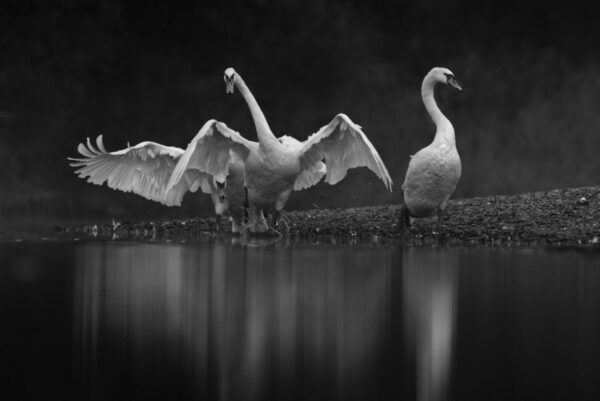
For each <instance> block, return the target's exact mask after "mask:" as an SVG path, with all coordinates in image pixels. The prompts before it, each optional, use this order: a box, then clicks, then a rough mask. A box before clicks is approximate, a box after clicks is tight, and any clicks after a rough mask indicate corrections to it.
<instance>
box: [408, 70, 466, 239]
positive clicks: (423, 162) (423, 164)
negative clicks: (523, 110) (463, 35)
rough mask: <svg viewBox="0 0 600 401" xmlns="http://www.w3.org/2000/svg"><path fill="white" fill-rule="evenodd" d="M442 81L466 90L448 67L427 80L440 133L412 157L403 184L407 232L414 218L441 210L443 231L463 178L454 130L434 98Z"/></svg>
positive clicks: (428, 104)
mask: <svg viewBox="0 0 600 401" xmlns="http://www.w3.org/2000/svg"><path fill="white" fill-rule="evenodd" d="M440 82H441V83H444V84H447V85H449V86H452V87H454V88H456V89H458V90H462V88H461V86H460V84H459V83H458V82H457V81H456V79H455V78H454V74H453V73H452V72H451V71H450V70H449V69H447V68H441V67H436V68H433V69H432V70H431V71H429V73H428V74H427V75H426V76H425V78H424V79H423V85H422V86H421V97H422V98H423V104H424V105H425V108H426V109H427V112H428V113H429V115H430V116H431V119H432V120H433V123H434V124H435V126H436V129H437V131H436V133H435V138H434V139H433V142H432V143H431V144H430V145H429V146H426V147H425V148H423V149H421V150H419V151H418V152H417V153H416V154H415V155H414V156H412V158H411V159H410V162H409V164H408V170H407V171H406V177H405V179H404V183H403V184H402V199H403V205H402V211H401V222H400V223H401V226H402V228H403V229H406V228H407V227H408V226H410V216H413V217H426V216H429V215H431V214H432V213H433V212H434V211H437V218H438V220H437V229H438V230H439V228H440V224H441V221H442V218H443V214H444V209H445V208H446V202H447V201H448V198H449V197H450V195H452V192H454V188H456V184H457V183H458V180H459V179H460V173H461V164H460V157H459V156H458V151H457V150H456V141H455V138H454V128H453V127H452V124H451V123H450V121H449V120H448V119H447V118H446V116H444V114H442V112H441V111H440V109H439V108H438V106H437V104H436V102H435V98H434V96H433V91H434V88H435V86H436V85H437V84H438V83H440Z"/></svg>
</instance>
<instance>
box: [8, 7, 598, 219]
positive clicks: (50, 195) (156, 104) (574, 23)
mask: <svg viewBox="0 0 600 401" xmlns="http://www.w3.org/2000/svg"><path fill="white" fill-rule="evenodd" d="M590 7H591V5H590ZM598 37H600V24H597V15H596V13H594V12H592V10H591V9H590V10H586V9H585V8H584V7H582V6H580V5H576V3H575V2H572V1H571V2H548V1H528V2H519V3H518V5H513V6H511V5H507V4H505V2H500V1H485V2H482V1H474V0H463V1H453V2H449V1H442V0H428V1H423V0H419V1H403V2H396V1H388V2H370V1H358V0H351V1H348V0H333V1H328V2H324V1H321V0H218V1H217V0H212V1H210V0H208V1H207V0H204V1H179V2H176V3H174V2H167V1H152V0H151V1H146V2H145V3H144V6H143V7H139V6H137V5H134V4H133V3H132V2H125V1H119V0H103V1H98V2H92V1H77V0H44V1H41V0H30V1H21V0H14V1H7V0H2V1H1V2H0V160H1V161H2V173H1V174H0V218H4V219H6V218H7V217H9V216H15V215H27V216H32V215H51V216H59V217H61V216H74V215H77V216H104V217H107V216H109V217H115V218H124V217H131V218H137V217H139V218H143V217H148V216H159V217H186V216H193V215H198V214H204V213H210V212H211V211H212V207H211V204H210V199H209V197H208V196H207V195H204V194H199V193H196V194H188V195H187V196H186V198H185V199H184V204H183V206H182V207H180V208H177V207H175V208H168V207H165V206H162V205H159V204H157V203H154V202H152V201H148V200H145V199H143V198H141V197H139V196H136V195H133V194H127V193H122V192H118V191H114V190H111V189H109V188H108V187H106V186H102V187H99V186H95V185H92V184H88V183H86V182H85V181H84V180H82V179H79V178H77V176H76V175H74V174H73V168H71V167H69V165H68V162H67V160H66V157H67V156H76V155H77V152H76V148H77V144H78V143H79V142H81V141H84V140H85V138H86V137H92V138H94V137H96V136H97V135H99V134H103V135H104V143H105V145H106V147H107V149H108V150H110V151H112V150H118V149H122V148H123V147H125V146H126V144H127V142H129V143H131V144H132V145H133V144H135V143H138V142H141V141H144V140H151V141H155V142H159V143H161V144H164V145H172V146H178V147H181V148H184V147H185V146H186V145H187V143H188V142H189V141H190V140H191V139H192V138H193V136H194V135H195V134H196V132H197V131H198V129H199V128H200V127H201V126H202V124H203V123H204V122H205V121H206V120H208V119H210V118H215V119H218V120H221V121H224V122H226V123H227V124H228V125H229V126H230V127H232V128H234V129H236V130H237V131H239V132H240V133H242V134H243V135H244V136H246V137H247V138H249V139H256V133H255V130H254V125H253V123H252V119H251V116H250V113H249V110H248V108H247V106H246V104H245V102H244V100H243V99H242V97H241V96H240V95H239V93H236V94H235V95H233V96H226V95H225V87H224V83H223V71H224V69H225V68H226V67H230V66H232V67H234V68H235V69H236V70H237V71H238V72H239V73H240V75H242V76H243V78H244V79H245V81H246V83H247V84H248V86H249V87H250V89H251V90H252V91H253V93H254V95H255V96H256V98H257V100H258V102H259V104H260V105H261V107H262V109H263V111H264V112H265V114H266V116H267V119H268V120H269V122H270V125H271V128H272V129H273V131H274V132H275V133H276V134H277V135H283V134H287V135H291V136H294V137H296V138H298V139H300V140H302V139H304V138H306V137H307V136H308V135H309V134H311V133H313V132H315V131H316V130H318V129H319V128H320V127H321V126H323V125H325V124H327V123H328V122H329V121H330V120H331V119H332V118H333V117H334V115H335V114H336V113H339V112H344V113H346V114H348V115H349V116H350V117H351V118H352V120H353V121H354V122H356V123H358V124H360V125H362V127H363V128H364V131H365V133H366V134H367V135H368V136H369V138H370V139H371V141H372V142H373V144H374V145H375V147H376V148H377V149H378V150H379V152H380V154H381V156H382V158H383V160H384V162H385V163H386V165H387V167H388V169H389V170H390V173H391V175H392V178H393V179H394V181H395V186H394V192H393V193H391V194H390V193H389V192H387V191H386V190H385V188H384V186H383V184H382V183H381V182H380V181H379V180H378V179H377V178H376V177H375V175H373V174H372V173H371V172H369V171H366V170H365V169H356V170H354V171H351V172H350V174H349V175H348V177H347V178H346V179H345V180H344V181H342V182H341V183H340V184H338V185H336V186H329V185H326V184H319V185H317V186H316V187H314V188H312V189H310V190H307V191H302V192H297V193H294V194H293V195H292V197H291V198H290V201H289V203H288V205H287V209H288V210H290V209H294V208H300V209H302V208H313V207H349V206H361V205H374V204H387V203H396V202H398V201H399V189H400V185H401V184H402V181H403V177H404V173H405V170H406V166H407V163H408V160H409V155H410V154H413V153H415V152H416V151H418V150H419V149H420V148H421V147H423V146H426V145H427V144H428V143H429V142H430V141H431V140H432V138H433V134H434V127H433V125H432V123H431V121H430V119H429V117H428V115H427V113H426V112H425V110H424V108H423V105H422V103H421V98H420V85H421V81H422V79H423V76H424V75H425V74H426V73H427V72H428V70H429V69H430V68H431V67H433V66H445V67H448V68H450V69H451V70H452V71H453V72H454V73H455V75H456V77H457V78H458V80H459V81H461V83H462V85H463V88H464V91H463V92H460V93H459V92H456V91H453V90H451V89H449V88H445V87H439V88H438V90H437V93H436V97H437V100H438V104H439V105H440V107H441V109H442V110H443V112H444V113H445V114H446V115H447V116H448V118H449V119H450V120H451V121H452V123H453V124H454V127H455V130H456V135H457V146H458V149H459V152H460V154H461V158H462V162H463V176H462V179H461V182H460V183H459V185H458V187H457V189H456V192H455V195H454V198H463V197H472V196H483V195H489V194H511V193H520V192H529V191H536V190H546V189H553V188H561V187H578V186H590V185H597V184H598V181H599V180H600V158H599V157H598V155H597V153H598V150H599V149H600V134H599V129H600V113H598V110H599V109H600V63H599V58H600V53H599V50H600V46H599V42H598V40H597V38H598Z"/></svg>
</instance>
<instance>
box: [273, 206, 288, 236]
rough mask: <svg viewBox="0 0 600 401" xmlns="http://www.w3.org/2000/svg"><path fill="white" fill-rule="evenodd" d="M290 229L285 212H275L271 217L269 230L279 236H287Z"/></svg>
mask: <svg viewBox="0 0 600 401" xmlns="http://www.w3.org/2000/svg"><path fill="white" fill-rule="evenodd" d="M289 227H290V226H289V224H288V222H287V220H286V218H285V217H284V214H283V210H275V211H274V212H273V213H272V214H270V215H269V228H270V229H271V230H273V231H274V232H276V233H277V234H280V235H283V234H286V233H287V232H288V230H289Z"/></svg>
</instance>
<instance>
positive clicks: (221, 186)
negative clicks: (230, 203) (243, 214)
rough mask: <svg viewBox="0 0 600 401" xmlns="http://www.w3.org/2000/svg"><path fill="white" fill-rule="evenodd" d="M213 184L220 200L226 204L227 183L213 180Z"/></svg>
mask: <svg viewBox="0 0 600 401" xmlns="http://www.w3.org/2000/svg"><path fill="white" fill-rule="evenodd" d="M213 184H214V186H215V188H216V189H217V195H218V196H219V200H220V201H221V203H223V202H225V198H226V196H225V188H227V181H224V182H220V181H217V180H216V179H215V178H213Z"/></svg>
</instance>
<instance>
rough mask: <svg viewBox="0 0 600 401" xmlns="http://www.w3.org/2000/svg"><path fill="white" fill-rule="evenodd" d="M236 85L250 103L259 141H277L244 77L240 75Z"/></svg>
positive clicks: (249, 106)
mask: <svg viewBox="0 0 600 401" xmlns="http://www.w3.org/2000/svg"><path fill="white" fill-rule="evenodd" d="M235 85H236V87H237V88H238V90H239V91H240V93H241V94H242V96H243V97H244V99H245V100H246V103H247V104H248V108H249V109H250V114H252V119H253V120H254V126H255V127H256V134H257V136H258V141H259V142H260V143H263V144H264V143H269V142H272V141H273V140H275V141H277V139H276V138H275V135H273V132H272V131H271V128H270V127H269V123H267V119H266V118H265V115H264V114H263V112H262V110H261V109H260V106H259V105H258V102H257V101H256V99H255V98H254V95H253V94H252V92H250V89H249V88H248V86H247V85H246V83H245V82H244V80H243V79H242V77H240V76H239V75H238V76H237V78H236V80H235Z"/></svg>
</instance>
